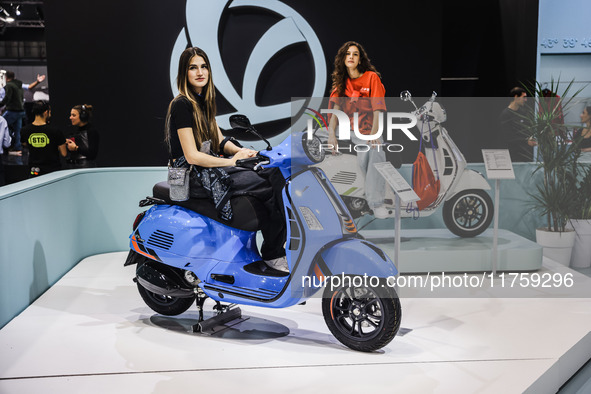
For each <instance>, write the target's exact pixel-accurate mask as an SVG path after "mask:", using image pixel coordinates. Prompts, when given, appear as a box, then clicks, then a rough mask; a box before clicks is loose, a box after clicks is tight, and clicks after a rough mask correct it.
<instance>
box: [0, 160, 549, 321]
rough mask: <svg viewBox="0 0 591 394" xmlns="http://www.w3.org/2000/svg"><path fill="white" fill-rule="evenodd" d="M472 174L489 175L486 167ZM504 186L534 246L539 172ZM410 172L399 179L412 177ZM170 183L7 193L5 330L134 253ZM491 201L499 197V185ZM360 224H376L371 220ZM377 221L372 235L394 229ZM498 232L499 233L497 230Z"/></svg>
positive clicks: (83, 173) (1, 310) (156, 177)
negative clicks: (70, 276)
mask: <svg viewBox="0 0 591 394" xmlns="http://www.w3.org/2000/svg"><path fill="white" fill-rule="evenodd" d="M469 168H471V169H474V170H476V171H479V172H482V173H484V172H485V169H484V165H483V164H470V165H469ZM514 169H515V174H516V179H515V180H507V181H501V189H500V205H499V206H500V210H499V213H500V216H499V227H500V228H502V229H508V230H511V231H512V232H514V233H516V234H518V235H521V236H523V237H525V238H528V239H530V240H535V228H536V227H539V226H540V225H541V224H542V221H541V218H540V217H539V216H538V215H537V214H536V213H534V212H532V211H531V206H530V204H531V202H530V201H531V199H530V197H529V195H528V194H527V192H528V191H530V190H534V189H533V184H534V182H535V179H534V177H532V172H533V170H534V169H535V166H534V165H533V164H528V163H515V164H514ZM410 171H411V166H409V165H404V166H403V167H402V168H401V169H400V172H401V173H402V175H403V176H405V177H407V179H409V178H408V176H409V174H410ZM165 178H166V167H142V168H95V169H81V170H67V171H59V172H55V173H52V174H48V175H45V176H42V177H39V178H37V179H29V180H26V181H22V182H18V183H15V184H12V185H8V186H4V187H2V188H0V217H2V222H1V224H0V239H1V240H2V248H0V327H3V326H4V325H5V324H6V323H8V322H9V321H10V320H11V319H12V318H13V317H14V316H16V315H17V314H19V313H20V312H21V311H22V310H24V309H25V308H26V307H27V306H28V305H30V304H31V303H32V302H33V301H34V300H35V299H36V298H37V297H39V296H40V295H41V294H43V292H45V291H46V290H47V289H48V288H49V287H51V286H52V285H53V284H54V283H55V282H56V281H57V280H58V279H60V278H61V277H62V276H63V275H64V274H65V273H66V272H68V271H69V270H70V269H71V268H72V267H74V266H75V265H76V264H77V263H78V262H79V261H81V260H82V259H84V258H85V257H88V256H91V255H95V254H100V253H107V252H115V251H125V250H127V249H128V242H129V241H128V237H129V234H130V232H131V225H132V223H133V220H134V219H135V217H136V215H137V214H138V213H139V212H141V210H143V209H144V208H140V207H139V206H138V202H139V201H140V200H141V199H143V198H144V197H146V196H147V195H149V194H150V193H151V190H152V186H153V185H154V184H155V183H157V182H160V181H162V180H164V179H165ZM489 183H491V190H489V191H488V192H489V194H490V195H491V197H492V196H494V189H493V188H492V187H494V183H492V182H490V181H489ZM361 220H365V221H369V220H370V218H369V217H364V218H362V219H361ZM393 223H394V221H393V220H392V219H390V220H376V221H374V222H372V223H371V224H369V225H368V226H367V227H366V228H367V229H376V228H381V229H383V228H393ZM401 226H402V228H403V229H421V228H445V225H444V223H443V219H442V216H441V212H440V211H439V212H436V213H435V214H433V215H431V216H429V217H419V218H418V219H416V220H413V219H404V220H403V221H402V224H401ZM491 226H492V225H491Z"/></svg>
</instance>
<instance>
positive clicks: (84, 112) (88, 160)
mask: <svg viewBox="0 0 591 394" xmlns="http://www.w3.org/2000/svg"><path fill="white" fill-rule="evenodd" d="M92 110H93V109H92V105H90V104H80V105H76V106H74V108H72V110H71V111H70V122H72V126H73V127H74V131H73V133H70V134H69V135H68V138H66V144H67V147H68V158H67V159H66V163H67V165H66V167H67V168H92V167H96V157H97V155H98V149H99V142H100V137H99V133H98V131H97V130H96V129H95V128H94V126H93V125H92V123H91V120H92Z"/></svg>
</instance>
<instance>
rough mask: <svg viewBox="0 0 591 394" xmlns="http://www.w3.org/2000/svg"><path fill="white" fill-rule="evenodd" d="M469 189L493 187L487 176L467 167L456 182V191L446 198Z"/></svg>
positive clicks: (489, 188)
mask: <svg viewBox="0 0 591 394" xmlns="http://www.w3.org/2000/svg"><path fill="white" fill-rule="evenodd" d="M469 189H482V190H491V187H490V184H489V183H488V181H487V180H486V178H484V175H482V174H481V173H479V172H478V171H474V170H470V169H467V170H464V172H463V173H462V176H461V177H460V180H459V182H458V183H457V184H456V186H455V188H454V193H453V194H450V195H449V196H447V198H446V200H449V199H450V198H452V197H453V196H455V195H456V194H457V193H458V192H461V191H462V190H469Z"/></svg>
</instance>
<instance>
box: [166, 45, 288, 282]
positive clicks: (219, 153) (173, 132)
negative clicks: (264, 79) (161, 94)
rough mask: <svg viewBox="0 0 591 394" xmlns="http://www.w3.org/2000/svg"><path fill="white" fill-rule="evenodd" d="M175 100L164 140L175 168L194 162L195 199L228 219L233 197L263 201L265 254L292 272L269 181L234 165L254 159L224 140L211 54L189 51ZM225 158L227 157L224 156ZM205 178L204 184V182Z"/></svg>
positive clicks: (272, 263) (180, 71)
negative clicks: (210, 203) (206, 200)
mask: <svg viewBox="0 0 591 394" xmlns="http://www.w3.org/2000/svg"><path fill="white" fill-rule="evenodd" d="M177 88H178V91H179V95H178V96H176V97H175V98H174V99H173V100H172V101H171V103H170V105H169V107H168V113H167V116H166V127H165V140H166V142H167V143H168V147H169V155H170V159H171V162H172V163H173V164H172V165H173V166H174V167H184V166H188V165H189V164H192V165H194V166H195V169H194V170H193V171H191V175H190V196H191V198H210V199H213V201H214V203H215V205H216V208H217V210H218V214H219V216H220V218H221V219H222V220H221V221H222V223H223V222H224V220H230V219H231V218H232V215H233V214H234V213H233V212H232V206H231V204H230V197H231V196H236V195H250V196H254V197H257V198H258V199H259V200H261V201H262V202H263V204H264V205H265V208H266V209H267V211H268V216H269V220H267V221H264V222H263V223H262V226H263V227H262V228H261V232H262V235H263V239H264V241H263V245H262V247H261V255H262V257H263V259H264V260H265V263H267V265H269V266H270V267H272V268H275V269H278V270H281V271H288V266H287V260H286V258H285V249H284V247H283V245H284V243H285V236H286V231H285V222H284V219H283V215H281V212H280V211H279V209H278V206H279V205H278V204H277V201H276V198H275V194H274V192H273V188H272V185H271V183H270V181H269V179H267V178H264V177H262V176H260V175H259V174H258V173H257V172H255V171H252V170H249V169H244V168H239V167H236V162H237V161H238V160H240V159H246V158H249V157H254V156H256V154H257V152H256V151H254V150H252V149H247V148H243V147H242V146H241V145H240V144H239V143H238V141H236V140H234V139H233V138H224V136H223V135H222V132H221V131H220V128H219V127H218V124H217V122H216V119H215V115H216V103H215V87H214V84H213V78H212V72H211V69H210V63H209V59H208V57H207V54H206V53H205V52H204V51H203V50H202V49H200V48H197V47H193V48H187V49H185V50H184V51H183V53H182V54H181V57H180V59H179V68H178V74H177ZM224 156H225V157H224ZM202 180H203V182H202Z"/></svg>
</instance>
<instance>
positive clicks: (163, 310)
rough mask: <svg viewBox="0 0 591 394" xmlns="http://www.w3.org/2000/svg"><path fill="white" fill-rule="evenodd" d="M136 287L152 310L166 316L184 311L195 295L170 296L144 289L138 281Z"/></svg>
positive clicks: (191, 303)
mask: <svg viewBox="0 0 591 394" xmlns="http://www.w3.org/2000/svg"><path fill="white" fill-rule="evenodd" d="M137 289H138V291H139V293H140V295H141V296H142V299H143V300H144V302H145V303H146V305H148V306H149V307H150V309H152V310H153V311H154V312H157V313H160V314H161V315H166V316H176V315H180V314H181V313H183V312H185V311H186V310H187V309H189V307H190V306H191V305H193V302H194V301H195V297H188V298H181V297H170V296H165V295H161V294H156V293H152V292H151V291H148V290H146V289H145V288H144V287H143V286H142V285H140V284H139V283H138V284H137Z"/></svg>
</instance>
